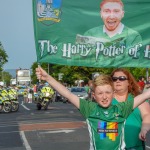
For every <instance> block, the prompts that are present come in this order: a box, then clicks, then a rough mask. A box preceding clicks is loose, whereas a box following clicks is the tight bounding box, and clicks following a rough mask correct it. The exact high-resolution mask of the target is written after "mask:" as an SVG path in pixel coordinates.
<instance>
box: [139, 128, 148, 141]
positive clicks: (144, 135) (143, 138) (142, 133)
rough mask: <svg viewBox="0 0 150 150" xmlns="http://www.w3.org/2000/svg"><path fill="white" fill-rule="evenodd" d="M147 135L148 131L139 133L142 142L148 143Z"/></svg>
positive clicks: (143, 130)
mask: <svg viewBox="0 0 150 150" xmlns="http://www.w3.org/2000/svg"><path fill="white" fill-rule="evenodd" d="M146 134H147V130H146V129H141V132H140V133H139V138H140V139H141V140H142V141H146Z"/></svg>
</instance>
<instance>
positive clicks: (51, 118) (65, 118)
mask: <svg viewBox="0 0 150 150" xmlns="http://www.w3.org/2000/svg"><path fill="white" fill-rule="evenodd" d="M19 102H20V109H19V111H18V112H13V113H8V114H7V113H0V115H1V117H0V121H1V124H0V135H1V136H0V150H41V149H43V150H60V149H62V150H70V149H71V150H77V149H79V150H88V149H89V135H88V129H87V126H86V123H85V120H84V119H83V118H82V116H81V115H80V113H79V112H78V110H77V109H76V108H75V107H74V106H73V105H72V104H70V103H67V104H64V103H62V102H53V103H50V105H49V108H48V110H46V111H45V110H40V111H38V110H36V105H35V104H34V103H26V104H24V103H23V102H22V100H21V99H20V100H19ZM147 137H148V139H147V144H146V145H147V150H150V140H149V139H150V134H148V135H147Z"/></svg>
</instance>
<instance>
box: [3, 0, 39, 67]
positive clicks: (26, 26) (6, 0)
mask: <svg viewBox="0 0 150 150" xmlns="http://www.w3.org/2000/svg"><path fill="white" fill-rule="evenodd" d="M32 15H33V14H32V0H0V20H1V21H0V42H1V43H2V45H3V47H4V49H5V51H6V53H7V55H8V57H9V58H8V62H7V63H6V64H5V65H4V67H3V69H4V70H5V69H19V68H22V69H30V68H31V65H32V64H33V62H36V59H37V58H36V50H35V43H34V30H33V17H32Z"/></svg>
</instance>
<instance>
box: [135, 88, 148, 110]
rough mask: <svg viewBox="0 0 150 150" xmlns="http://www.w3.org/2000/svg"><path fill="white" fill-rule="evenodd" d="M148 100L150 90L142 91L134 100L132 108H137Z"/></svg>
mask: <svg viewBox="0 0 150 150" xmlns="http://www.w3.org/2000/svg"><path fill="white" fill-rule="evenodd" d="M149 98H150V89H148V90H146V91H144V92H143V93H142V94H140V95H138V96H136V97H135V98H134V105H133V108H136V107H138V106H139V105H140V104H142V103H143V102H145V101H146V100H147V99H149Z"/></svg>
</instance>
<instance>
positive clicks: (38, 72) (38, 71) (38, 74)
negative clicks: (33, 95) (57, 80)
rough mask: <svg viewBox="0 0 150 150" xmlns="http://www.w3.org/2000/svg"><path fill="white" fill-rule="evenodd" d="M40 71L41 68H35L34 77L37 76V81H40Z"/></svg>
mask: <svg viewBox="0 0 150 150" xmlns="http://www.w3.org/2000/svg"><path fill="white" fill-rule="evenodd" d="M40 69H41V67H38V68H36V76H37V79H39V80H41V77H42V75H41V71H40Z"/></svg>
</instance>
